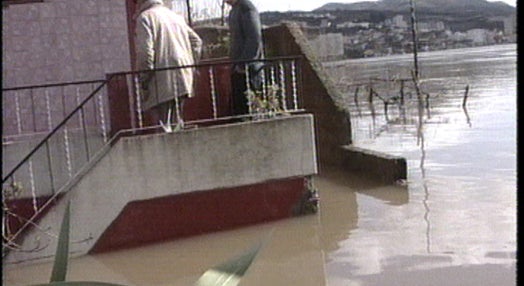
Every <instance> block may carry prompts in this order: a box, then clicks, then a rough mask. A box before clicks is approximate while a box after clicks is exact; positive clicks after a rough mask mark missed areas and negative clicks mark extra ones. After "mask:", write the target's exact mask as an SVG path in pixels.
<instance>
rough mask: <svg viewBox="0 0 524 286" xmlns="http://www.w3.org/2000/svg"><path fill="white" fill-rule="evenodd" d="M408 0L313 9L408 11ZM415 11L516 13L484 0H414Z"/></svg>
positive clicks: (509, 7)
mask: <svg viewBox="0 0 524 286" xmlns="http://www.w3.org/2000/svg"><path fill="white" fill-rule="evenodd" d="M409 3H410V1H409V0H380V1H376V2H369V1H363V2H357V3H335V2H334V3H328V4H325V5H323V6H321V7H319V8H317V9H315V10H314V11H318V12H322V11H336V10H353V11H358V10H372V11H383V12H397V13H399V12H406V11H409V8H410V6H409ZM415 5H416V6H415V7H416V11H417V13H431V14H450V15H455V16H458V15H464V16H468V17H471V16H477V17H478V16H480V17H493V16H508V15H511V14H515V13H516V10H517V9H516V8H515V7H512V6H510V5H508V4H506V3H504V2H488V1H486V0H416V1H415Z"/></svg>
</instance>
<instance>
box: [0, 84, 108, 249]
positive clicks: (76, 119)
mask: <svg viewBox="0 0 524 286" xmlns="http://www.w3.org/2000/svg"><path fill="white" fill-rule="evenodd" d="M97 83H98V84H97ZM84 84H89V85H91V84H97V85H96V86H95V87H94V88H92V90H90V91H89V93H88V94H87V95H86V96H82V95H81V94H80V93H75V94H74V96H73V100H75V101H76V100H79V101H80V102H79V103H78V104H77V105H76V107H74V108H72V110H71V109H68V106H67V105H66V104H65V103H64V102H65V101H66V97H65V96H64V93H61V98H62V101H61V103H62V108H63V109H62V110H61V112H59V113H60V114H63V113H65V112H66V111H67V110H70V112H69V113H68V114H67V115H65V116H64V117H63V119H62V120H61V122H59V123H58V124H56V125H55V126H54V127H53V126H52V123H53V121H52V120H51V119H50V118H51V116H53V115H57V111H56V110H53V109H52V108H51V107H50V106H51V105H50V104H47V103H46V104H45V105H46V106H47V107H48V109H47V116H46V115H43V116H40V117H39V118H37V117H38V115H37V113H36V112H30V113H31V114H33V115H34V116H35V117H34V118H33V122H35V123H37V122H39V121H40V120H43V119H42V118H48V122H47V123H48V125H47V128H51V127H53V128H51V129H52V130H51V131H50V132H49V133H47V134H46V135H45V136H44V138H43V139H41V140H40V141H39V143H37V144H36V146H34V147H32V144H30V146H29V150H30V151H28V152H27V155H25V156H23V158H22V159H21V160H17V159H19V158H20V157H21V156H17V155H16V154H14V155H13V153H21V152H23V151H24V150H26V149H28V147H27V146H24V144H25V143H24V142H23V141H19V142H17V143H16V144H7V145H3V146H2V147H3V150H2V151H3V153H4V156H3V159H4V162H3V163H4V164H3V166H2V168H3V169H4V168H8V167H12V169H11V170H10V171H9V172H7V174H5V173H4V170H3V177H2V203H3V219H4V220H3V222H2V235H3V241H4V248H5V247H6V246H8V247H9V246H13V245H14V240H15V239H16V238H17V237H18V235H19V234H20V233H21V232H22V231H23V230H24V229H25V228H26V227H27V226H28V225H31V224H34V221H35V219H36V218H37V217H38V216H39V215H40V214H41V212H42V211H43V210H44V209H46V207H48V206H49V205H50V204H51V203H52V202H53V201H55V199H56V198H57V196H58V195H59V194H60V191H61V190H62V188H63V187H64V186H65V185H66V184H67V183H68V182H70V181H71V180H72V179H73V178H74V177H75V175H76V174H77V173H78V172H79V171H80V170H81V169H82V168H83V167H84V166H85V164H86V163H88V162H89V161H90V160H91V159H92V158H93V155H94V153H95V152H96V151H97V150H99V149H100V148H101V147H102V146H103V145H104V144H105V143H106V142H107V140H108V136H107V135H108V132H107V126H108V124H107V116H108V114H107V108H106V106H107V103H106V100H107V98H106V97H105V96H104V95H105V94H104V92H105V90H104V87H105V86H106V85H107V81H93V82H78V83H67V84H58V85H46V86H36V87H35V86H31V87H27V88H25V89H24V88H15V89H9V90H7V91H18V92H21V91H28V93H29V94H30V95H32V94H34V92H32V91H34V90H35V89H39V88H44V89H45V90H47V89H48V88H58V89H59V90H60V89H61V90H64V88H65V87H70V86H73V87H79V86H82V85H84ZM77 90H78V89H77ZM45 95H46V97H51V95H50V93H49V92H45ZM15 96H17V95H16V94H15ZM82 97H83V99H82ZM49 101H50V100H46V102H49ZM35 106H36V105H32V107H35ZM35 126H37V125H35ZM37 131H40V130H37ZM25 135H28V134H25ZM23 197H26V198H27V197H29V198H31V201H32V208H33V211H32V212H31V214H29V215H30V216H31V217H30V218H29V219H27V218H25V217H24V216H22V215H21V214H17V213H16V212H14V211H13V210H12V209H11V208H10V201H13V200H16V199H17V198H23ZM42 198H45V199H42ZM21 220H22V221H24V223H23V224H22V226H21V227H19V228H18V227H15V229H16V230H12V229H11V228H13V224H16V223H15V222H16V221H18V223H19V221H21Z"/></svg>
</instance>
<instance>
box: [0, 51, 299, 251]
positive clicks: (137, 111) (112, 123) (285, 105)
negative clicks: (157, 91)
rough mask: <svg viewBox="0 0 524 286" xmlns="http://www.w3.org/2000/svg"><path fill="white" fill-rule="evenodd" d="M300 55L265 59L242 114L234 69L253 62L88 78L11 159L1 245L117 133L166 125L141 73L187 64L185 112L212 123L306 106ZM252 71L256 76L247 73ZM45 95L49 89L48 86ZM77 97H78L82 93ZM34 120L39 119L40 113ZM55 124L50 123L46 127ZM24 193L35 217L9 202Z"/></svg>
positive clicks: (10, 243)
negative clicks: (145, 102)
mask: <svg viewBox="0 0 524 286" xmlns="http://www.w3.org/2000/svg"><path fill="white" fill-rule="evenodd" d="M300 60H301V58H300V57H280V58H272V59H264V60H260V62H262V63H264V66H263V68H262V70H261V73H260V77H261V78H262V85H261V87H260V89H259V90H257V91H253V90H251V89H250V90H249V91H248V92H247V93H248V94H249V97H248V104H249V107H250V108H249V114H245V115H238V116H232V115H231V100H230V97H231V95H230V86H229V84H230V81H229V80H230V79H229V75H230V74H229V73H230V70H231V66H232V65H233V64H235V65H248V64H249V63H250V61H236V62H232V61H225V60H216V61H213V62H211V61H210V62H202V63H200V64H197V65H192V66H182V67H172V68H163V69H156V70H148V71H136V72H135V71H133V72H124V73H116V74H111V75H109V76H108V78H107V80H105V81H94V82H82V84H84V83H85V84H97V83H98V85H97V86H95V88H93V89H92V91H91V92H90V93H89V94H88V95H87V96H85V97H84V98H83V99H82V100H81V101H80V102H79V103H78V105H77V106H76V107H75V108H74V109H72V110H71V111H70V113H69V114H68V115H66V116H64V117H63V120H62V121H61V122H60V123H58V124H56V126H54V128H52V130H51V131H50V132H49V133H48V134H47V135H45V136H44V138H43V139H42V140H41V141H40V142H39V143H38V144H36V146H35V147H34V148H32V149H31V150H30V151H29V152H27V155H25V156H24V157H23V158H22V159H21V160H18V161H17V164H11V165H13V167H12V169H11V170H10V171H9V172H6V174H5V175H3V177H2V194H3V196H2V200H3V222H2V228H3V229H2V234H3V244H4V247H3V249H6V248H7V249H9V248H16V243H15V241H16V240H17V238H18V237H19V235H20V234H21V233H22V232H23V231H24V229H26V228H27V227H29V226H35V225H36V223H35V220H36V219H37V218H38V217H39V216H41V214H42V213H43V211H44V210H45V209H46V208H47V207H49V206H50V205H51V203H53V202H55V201H56V199H57V198H58V197H59V195H61V194H63V193H64V192H65V191H67V189H68V188H69V187H70V186H71V184H72V182H74V181H75V180H76V179H77V178H78V177H79V175H80V174H81V173H82V172H85V171H86V168H89V166H91V165H92V164H93V162H95V161H96V160H97V159H98V158H100V156H101V155H100V154H101V153H103V152H104V150H107V149H108V148H106V147H108V146H110V144H111V143H112V142H114V141H115V140H117V138H118V137H119V136H121V135H133V134H135V135H136V134H137V132H139V131H151V130H153V131H154V132H163V130H162V126H161V125H159V123H158V122H156V121H154V120H151V116H152V114H150V113H149V114H148V112H147V111H144V110H142V108H141V102H142V100H141V97H140V96H141V95H140V92H137V91H139V90H140V89H139V88H138V87H139V86H138V84H139V81H138V79H139V75H140V74H144V73H160V72H166V71H167V72H170V71H176V70H181V69H191V70H192V71H194V72H195V75H196V77H195V83H196V84H195V86H196V88H195V93H196V95H195V96H194V97H192V98H190V99H188V100H187V101H188V102H187V103H186V104H187V106H186V108H185V109H184V110H185V111H187V112H185V113H183V114H181V117H183V120H184V121H185V122H186V123H187V124H188V125H193V126H195V125H196V126H199V125H202V126H206V125H208V124H220V123H223V122H229V121H231V120H232V119H234V120H236V119H247V120H259V119H265V118H270V117H274V116H280V115H289V114H291V113H294V112H303V110H302V109H301V108H300V105H301V99H300V98H301V96H300V93H301V92H302V90H301V87H302V86H301V85H300V84H299V83H300V78H301V74H300V63H299V61H300ZM247 70H248V69H247ZM246 78H250V77H249V74H248V75H247V76H246ZM77 84H80V83H77ZM66 85H71V86H75V84H74V83H68V84H64V85H56V86H53V88H59V89H60V88H63V87H62V86H66ZM248 86H249V85H248ZM50 87H51V86H50V85H48V86H40V87H35V86H33V87H28V88H26V90H25V91H24V88H13V89H9V90H4V91H6V92H14V91H18V92H21V91H24V92H28V91H27V90H32V89H35V88H50ZM29 94H32V93H31V92H29ZM61 94H64V93H61ZM47 95H48V96H50V95H49V93H47ZM15 96H16V95H15ZM61 98H62V102H65V101H66V100H67V99H66V97H64V96H62V97H61ZM74 98H75V100H76V98H77V97H76V96H75V97H74ZM49 101H50V100H49ZM46 106H50V105H46ZM65 110H68V109H67V107H66V105H64V104H63V110H62V112H65ZM47 112H48V114H49V116H48V118H49V117H50V116H53V115H54V110H53V109H52V108H48V110H47ZM33 114H34V112H33ZM153 115H154V114H153ZM153 117H154V116H153ZM44 118H45V116H44ZM34 121H35V123H36V121H38V120H37V119H36V117H35V120H34ZM49 122H54V121H53V120H50V121H49ZM49 122H48V123H49ZM34 126H37V125H36V124H35V125H34ZM49 127H50V126H49V125H48V126H47V128H49ZM23 130H25V129H23ZM15 147H16V146H15ZM4 150H5V146H4ZM3 173H4V172H3ZM21 197H25V198H29V199H31V201H32V208H33V211H32V212H31V214H30V217H21V216H20V215H19V214H17V213H15V212H13V211H12V210H11V209H10V208H9V201H12V200H15V199H17V198H21ZM42 198H44V199H42ZM13 219H15V220H22V221H23V224H22V225H21V226H20V227H17V228H16V229H14V230H13V229H11V228H12V226H11V223H10V221H12V220H13Z"/></svg>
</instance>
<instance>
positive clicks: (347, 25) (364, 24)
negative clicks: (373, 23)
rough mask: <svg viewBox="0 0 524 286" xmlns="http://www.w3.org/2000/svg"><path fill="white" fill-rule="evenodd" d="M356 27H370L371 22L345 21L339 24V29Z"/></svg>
mask: <svg viewBox="0 0 524 286" xmlns="http://www.w3.org/2000/svg"><path fill="white" fill-rule="evenodd" d="M355 27H359V28H364V29H369V23H368V22H360V23H353V22H344V23H340V24H337V29H342V28H355Z"/></svg>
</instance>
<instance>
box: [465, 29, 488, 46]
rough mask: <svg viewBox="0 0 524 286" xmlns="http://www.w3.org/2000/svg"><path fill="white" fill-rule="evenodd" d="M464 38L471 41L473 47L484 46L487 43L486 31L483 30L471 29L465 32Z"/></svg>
mask: <svg viewBox="0 0 524 286" xmlns="http://www.w3.org/2000/svg"><path fill="white" fill-rule="evenodd" d="M466 38H467V39H469V40H471V41H472V42H473V45H476V46H480V45H485V44H487V43H488V31H487V30H485V29H471V30H468V31H467V32H466Z"/></svg>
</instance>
